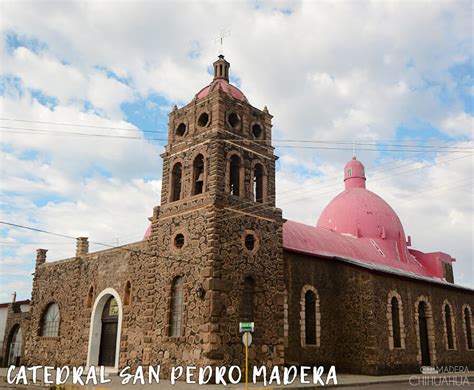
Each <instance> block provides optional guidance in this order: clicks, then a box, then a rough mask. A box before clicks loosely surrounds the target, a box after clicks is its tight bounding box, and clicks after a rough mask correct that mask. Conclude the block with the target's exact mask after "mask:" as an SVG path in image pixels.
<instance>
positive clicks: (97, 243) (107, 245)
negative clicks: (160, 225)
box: [0, 221, 152, 256]
mask: <svg viewBox="0 0 474 390" xmlns="http://www.w3.org/2000/svg"><path fill="white" fill-rule="evenodd" d="M0 224H2V225H6V226H12V227H16V228H18V229H26V230H31V231H34V232H38V233H44V234H50V235H52V236H56V237H63V238H68V239H71V240H76V239H77V237H72V236H68V235H65V234H61V233H54V232H49V231H47V230H43V229H37V228H34V227H30V226H24V225H19V224H16V223H11V222H5V221H0ZM89 243H91V244H96V245H102V246H105V247H108V248H113V249H124V250H128V251H130V252H135V253H138V252H140V251H138V250H135V249H130V248H125V247H124V246H123V245H121V246H114V245H109V244H104V243H102V242H96V241H89ZM143 253H146V252H143ZM146 254H148V255H150V256H151V255H152V254H150V253H146Z"/></svg>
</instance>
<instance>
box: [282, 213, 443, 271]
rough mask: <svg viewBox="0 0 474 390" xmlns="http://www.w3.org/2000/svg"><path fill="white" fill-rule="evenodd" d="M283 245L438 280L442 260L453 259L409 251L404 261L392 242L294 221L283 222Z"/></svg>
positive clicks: (315, 254)
mask: <svg viewBox="0 0 474 390" xmlns="http://www.w3.org/2000/svg"><path fill="white" fill-rule="evenodd" d="M283 247H284V249H286V250H288V251H291V252H297V253H301V254H305V255H309V256H318V257H325V258H333V259H334V258H342V259H347V260H352V261H354V262H355V263H359V264H362V265H364V264H367V265H372V266H375V268H379V269H381V270H385V271H389V270H401V271H404V272H406V273H411V274H416V275H421V276H426V277H430V278H437V279H443V268H442V263H441V262H442V261H443V260H444V261H451V257H450V256H449V255H447V254H445V253H441V252H436V253H423V252H420V251H414V250H413V251H412V250H409V254H408V256H407V259H406V261H402V260H400V259H399V258H398V257H394V253H395V250H393V249H391V247H393V241H390V240H381V239H377V240H375V239H371V238H356V237H351V236H349V235H344V234H339V233H335V232H332V231H330V230H327V229H324V228H320V227H314V226H309V225H305V224H302V223H298V222H293V221H286V222H285V223H284V224H283ZM377 247H378V248H377ZM379 249H380V251H381V252H382V253H383V255H382V254H381V253H380V251H379Z"/></svg>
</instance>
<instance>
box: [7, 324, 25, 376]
mask: <svg viewBox="0 0 474 390" xmlns="http://www.w3.org/2000/svg"><path fill="white" fill-rule="evenodd" d="M22 349H23V335H22V332H21V327H20V325H15V326H14V327H13V329H12V330H11V332H10V337H9V338H8V349H7V353H8V359H7V363H8V366H11V365H15V366H17V367H18V366H20V365H21V352H22Z"/></svg>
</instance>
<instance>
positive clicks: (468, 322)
mask: <svg viewBox="0 0 474 390" xmlns="http://www.w3.org/2000/svg"><path fill="white" fill-rule="evenodd" d="M464 333H465V336H466V347H467V349H474V346H473V344H472V314H471V311H470V310H469V307H467V306H466V307H465V308H464Z"/></svg>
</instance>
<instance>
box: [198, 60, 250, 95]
mask: <svg viewBox="0 0 474 390" xmlns="http://www.w3.org/2000/svg"><path fill="white" fill-rule="evenodd" d="M213 66H214V79H213V80H212V82H211V84H209V85H207V86H205V87H204V88H202V89H201V90H200V91H199V92H198V93H197V94H196V96H195V98H196V99H202V98H204V97H206V96H207V95H209V94H210V93H211V92H212V91H214V90H216V89H220V90H222V91H223V92H225V93H226V94H227V95H229V96H231V97H232V98H234V99H237V100H240V101H242V102H247V98H246V97H245V95H244V94H243V92H242V91H241V90H240V89H239V88H237V87H235V86H234V85H232V84H230V83H229V68H230V63H229V62H228V61H226V60H225V58H224V56H223V55H222V54H221V55H220V56H219V58H218V59H217V61H215V62H214V64H213Z"/></svg>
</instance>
